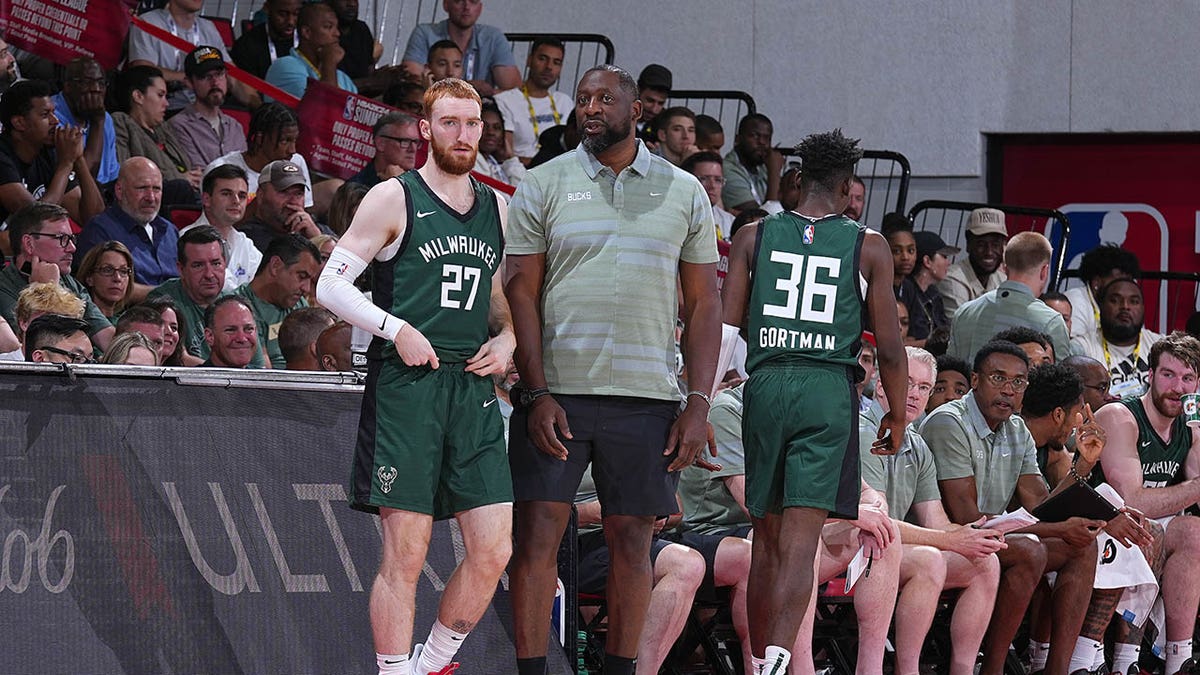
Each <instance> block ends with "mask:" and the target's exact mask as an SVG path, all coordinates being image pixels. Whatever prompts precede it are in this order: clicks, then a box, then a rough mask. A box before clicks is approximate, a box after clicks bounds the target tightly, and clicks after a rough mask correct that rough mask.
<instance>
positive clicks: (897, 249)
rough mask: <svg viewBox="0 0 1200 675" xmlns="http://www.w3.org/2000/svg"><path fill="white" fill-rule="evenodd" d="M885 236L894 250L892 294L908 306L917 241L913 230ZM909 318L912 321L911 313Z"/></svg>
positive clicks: (899, 228) (887, 233)
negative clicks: (910, 277)
mask: <svg viewBox="0 0 1200 675" xmlns="http://www.w3.org/2000/svg"><path fill="white" fill-rule="evenodd" d="M883 236H884V237H886V238H887V242H888V246H889V247H890V248H891V249H892V292H894V293H895V294H896V299H897V300H900V301H902V302H904V303H905V304H906V305H907V304H908V296H909V295H911V294H912V292H913V291H912V286H913V282H912V280H911V279H909V276H910V275H911V274H912V273H913V270H915V269H916V267H917V239H916V237H915V236H914V235H913V231H912V229H911V228H907V229H906V228H903V227H897V228H895V229H893V230H890V231H885V232H884V233H883ZM906 282H907V283H906ZM908 318H909V321H912V315H911V313H910V314H909V317H908Z"/></svg>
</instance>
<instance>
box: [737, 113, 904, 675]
mask: <svg viewBox="0 0 1200 675" xmlns="http://www.w3.org/2000/svg"><path fill="white" fill-rule="evenodd" d="M796 150H797V152H798V153H799V155H800V158H801V160H802V162H803V169H802V173H801V179H800V189H801V192H802V193H803V195H804V196H803V197H802V198H801V201H800V203H799V204H798V205H797V206H796V208H795V210H794V211H785V212H783V213H779V214H776V215H773V216H770V217H769V218H766V219H764V220H763V221H762V222H761V223H759V224H758V225H747V226H746V227H743V228H742V229H741V230H739V231H738V233H737V236H735V237H734V239H733V250H732V252H731V253H730V261H729V274H728V276H726V278H725V285H724V290H723V293H722V301H723V305H724V322H725V324H726V325H725V327H724V335H723V339H722V349H721V354H722V364H727V362H728V360H727V357H726V352H727V351H729V349H728V345H730V344H732V343H733V341H734V339H733V338H734V337H735V336H736V334H737V332H738V331H739V330H743V331H745V332H744V335H745V337H746V341H747V343H748V350H747V356H746V370H747V371H748V372H749V373H750V379H749V381H748V382H747V383H746V385H745V386H746V388H745V393H744V401H745V407H744V413H743V414H744V417H743V427H742V441H743V445H744V446H745V452H746V488H745V490H746V493H745V495H746V507H747V510H748V511H749V512H750V516H751V520H752V522H753V524H754V549H753V555H752V558H751V560H752V563H751V570H750V586H749V589H748V594H747V605H748V611H749V622H750V643H751V647H752V649H753V658H754V675H759V674H760V673H769V674H775V673H780V674H782V673H784V672H785V670H786V668H787V664H788V661H789V660H790V659H791V654H790V653H789V652H788V650H787V648H786V647H787V646H791V645H792V644H793V643H794V641H795V639H796V633H797V631H798V630H799V628H800V623H801V620H802V619H803V617H804V613H805V611H806V609H807V607H808V604H809V601H810V600H811V598H810V595H811V591H812V577H813V573H814V571H813V560H814V558H815V556H816V552H817V542H818V540H819V538H820V536H821V527H822V525H823V523H824V522H825V519H826V517H827V516H829V515H833V516H835V517H841V518H846V519H851V520H853V521H854V522H853V524H854V525H855V526H857V527H859V528H860V534H859V537H860V539H861V540H863V541H864V542H865V543H866V544H867V550H868V552H872V551H876V550H882V549H883V548H885V547H887V546H888V545H889V544H890V543H892V539H893V537H894V535H895V530H894V526H893V525H892V524H891V523H890V521H888V519H887V518H886V516H882V517H880V514H879V513H878V512H875V511H868V510H864V513H863V518H862V519H861V520H858V518H859V509H858V504H859V497H860V486H861V485H862V483H861V480H860V478H859V455H858V399H857V397H856V396H855V389H854V387H855V384H856V381H857V380H858V378H860V377H862V371H861V369H860V368H859V366H858V361H857V357H858V350H859V342H860V336H861V335H862V332H863V328H864V325H863V324H864V321H863V319H864V309H865V310H866V312H867V316H869V319H870V324H871V326H872V327H873V329H874V331H875V339H876V343H877V346H878V359H879V370H880V375H881V377H882V379H883V388H884V391H885V392H886V393H887V397H888V400H890V401H903V400H904V399H905V387H906V385H907V377H908V366H907V361H906V357H905V354H904V345H903V344H902V342H901V340H900V327H899V322H898V320H897V318H896V301H895V298H894V297H893V295H892V289H891V284H892V256H891V251H890V250H889V248H888V245H887V242H886V240H884V238H883V237H882V236H881V235H880V234H879V233H877V232H873V231H869V230H867V229H865V228H863V227H862V226H861V225H859V224H858V223H855V222H854V221H852V220H850V219H849V218H846V217H844V216H842V215H840V214H841V213H842V212H843V211H845V210H846V206H847V204H848V203H849V201H850V189H851V183H852V180H853V179H852V176H853V171H854V164H855V162H857V161H858V159H859V158H860V157H861V156H862V151H861V150H859V149H858V141H857V140H853V139H848V138H846V137H844V136H843V135H842V132H841V130H840V129H836V130H834V131H832V132H829V133H824V134H816V135H813V136H809V137H808V138H805V139H804V141H803V142H801V143H800V145H799V146H797V148H796ZM726 367H727V366H726V365H721V366H720V367H719V368H718V372H724V370H722V368H726ZM904 427H905V420H904V406H896V407H894V408H893V409H892V410H891V412H889V413H888V414H887V415H886V416H885V417H884V419H883V422H882V423H881V424H880V428H879V438H878V440H876V441H875V444H874V446H873V448H872V452H876V453H878V454H889V455H890V454H894V453H895V452H896V451H897V449H898V448H899V447H900V445H901V442H902V440H903V436H904ZM798 598H799V599H800V601H799V602H797V599H798ZM860 657H861V655H860ZM882 658H883V654H882V652H881V653H880V654H879V663H877V664H874V668H875V670H881V669H882V667H883V663H882ZM861 665H863V664H860V666H861ZM870 669H871V668H870V667H868V668H867V670H870Z"/></svg>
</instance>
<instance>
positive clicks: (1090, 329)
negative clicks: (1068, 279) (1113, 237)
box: [1064, 244, 1142, 339]
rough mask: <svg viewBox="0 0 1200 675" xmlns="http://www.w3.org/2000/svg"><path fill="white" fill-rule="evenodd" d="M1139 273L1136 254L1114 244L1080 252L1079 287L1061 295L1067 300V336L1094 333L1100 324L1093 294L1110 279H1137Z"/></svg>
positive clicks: (1096, 294)
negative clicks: (1068, 315)
mask: <svg viewBox="0 0 1200 675" xmlns="http://www.w3.org/2000/svg"><path fill="white" fill-rule="evenodd" d="M1141 276H1142V269H1141V266H1140V265H1139V264H1138V259H1137V256H1136V255H1134V254H1133V252H1131V251H1127V250H1125V249H1123V248H1121V247H1120V246H1117V245H1115V244H1104V245H1101V246H1097V247H1096V248H1093V249H1092V250H1090V251H1088V252H1087V253H1084V254H1083V256H1082V257H1081V258H1080V262H1079V278H1080V280H1081V281H1083V285H1082V286H1076V287H1075V288H1071V289H1068V290H1067V292H1066V293H1064V295H1066V296H1067V298H1068V299H1070V301H1071V338H1072V339H1074V338H1076V337H1079V336H1081V335H1084V336H1090V335H1095V334H1096V333H1097V332H1098V331H1099V330H1100V326H1098V325H1096V318H1097V317H1098V316H1099V315H1100V305H1099V301H1098V300H1097V297H1098V296H1099V294H1100V290H1101V289H1102V288H1104V287H1105V286H1107V285H1108V284H1109V282H1111V281H1112V280H1114V279H1137V278H1139V277H1141Z"/></svg>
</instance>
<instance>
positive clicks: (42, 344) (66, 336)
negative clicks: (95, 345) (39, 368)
mask: <svg viewBox="0 0 1200 675" xmlns="http://www.w3.org/2000/svg"><path fill="white" fill-rule="evenodd" d="M87 331H88V324H87V322H86V321H84V320H82V319H76V318H75V317H69V316H62V315H59V314H43V315H41V316H39V317H38V318H36V319H34V320H33V321H32V322H30V324H29V329H28V330H27V331H25V345H24V348H25V359H26V360H27V361H33V362H34V363H93V362H94V360H93V359H92V343H91V342H89V341H88V336H87Z"/></svg>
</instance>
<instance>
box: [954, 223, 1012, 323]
mask: <svg viewBox="0 0 1200 675" xmlns="http://www.w3.org/2000/svg"><path fill="white" fill-rule="evenodd" d="M1006 243H1008V228H1007V227H1006V226H1005V224H1004V212H1003V211H1000V210H998V209H990V208H980V209H975V210H974V211H972V212H971V215H970V216H968V218H967V259H966V260H959V261H958V262H956V263H954V265H952V266H951V267H950V271H949V272H947V273H946V278H945V279H943V280H942V281H941V283H939V284H938V290H939V291H941V292H942V302H943V303H944V304H945V306H946V313H947V314H949V315H950V316H954V312H955V311H957V310H958V308H959V306H960V305H962V304H964V303H966V302H968V301H970V300H974V299H975V298H978V297H979V296H981V295H983V294H984V293H986V292H988V291H992V290H995V289H996V287H997V286H999V285H1000V283H1001V282H1002V281H1004V280H1005V279H1007V278H1008V277H1007V276H1006V274H1005V272H1004V270H1002V269H1000V261H1001V260H1002V259H1003V255H1004V246H1005V244H1006Z"/></svg>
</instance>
